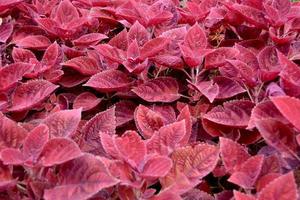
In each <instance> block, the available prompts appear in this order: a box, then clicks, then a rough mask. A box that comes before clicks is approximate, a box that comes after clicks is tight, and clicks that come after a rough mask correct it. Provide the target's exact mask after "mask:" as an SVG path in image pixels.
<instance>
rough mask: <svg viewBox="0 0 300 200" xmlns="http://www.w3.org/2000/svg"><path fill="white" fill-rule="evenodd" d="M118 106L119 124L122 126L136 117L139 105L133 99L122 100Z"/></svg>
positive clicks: (117, 118)
mask: <svg viewBox="0 0 300 200" xmlns="http://www.w3.org/2000/svg"><path fill="white" fill-rule="evenodd" d="M115 106H116V122H117V126H122V125H124V124H126V123H127V122H130V121H131V120H133V119H134V111H135V109H136V107H137V105H136V104H135V103H133V102H131V101H120V102H118V103H116V104H115Z"/></svg>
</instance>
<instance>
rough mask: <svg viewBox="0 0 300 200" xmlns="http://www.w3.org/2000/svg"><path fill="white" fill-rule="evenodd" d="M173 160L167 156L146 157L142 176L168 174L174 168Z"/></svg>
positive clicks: (157, 176)
mask: <svg viewBox="0 0 300 200" xmlns="http://www.w3.org/2000/svg"><path fill="white" fill-rule="evenodd" d="M172 164H173V163H172V160H171V159H170V158H168V157H166V156H159V155H155V156H151V157H150V158H148V159H146V161H145V164H144V165H143V167H142V172H141V173H140V176H142V177H145V178H160V177H164V176H166V175H167V173H168V172H169V171H170V169H171V168H172Z"/></svg>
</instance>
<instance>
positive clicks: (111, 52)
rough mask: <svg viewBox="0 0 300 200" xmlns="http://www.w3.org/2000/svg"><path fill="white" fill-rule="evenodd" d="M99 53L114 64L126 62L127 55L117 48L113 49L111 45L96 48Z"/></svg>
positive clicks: (100, 45)
mask: <svg viewBox="0 0 300 200" xmlns="http://www.w3.org/2000/svg"><path fill="white" fill-rule="evenodd" d="M94 48H95V49H96V50H97V52H99V54H101V55H102V56H103V57H105V58H106V59H109V60H111V61H113V62H116V63H119V64H122V63H123V61H124V60H125V57H126V56H125V53H124V52H123V51H122V50H120V49H118V48H116V47H113V46H111V45H109V44H99V45H97V46H95V47H94Z"/></svg>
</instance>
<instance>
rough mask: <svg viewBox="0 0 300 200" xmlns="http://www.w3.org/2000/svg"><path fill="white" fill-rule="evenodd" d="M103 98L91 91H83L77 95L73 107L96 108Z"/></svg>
mask: <svg viewBox="0 0 300 200" xmlns="http://www.w3.org/2000/svg"><path fill="white" fill-rule="evenodd" d="M100 102H101V99H100V98H98V97H96V96H95V95H94V94H93V93H91V92H83V93H81V94H80V95H78V96H77V97H76V99H75V100H74V102H73V109H78V108H82V111H87V110H91V109H93V108H95V107H96V106H97V105H98V104H99V103H100Z"/></svg>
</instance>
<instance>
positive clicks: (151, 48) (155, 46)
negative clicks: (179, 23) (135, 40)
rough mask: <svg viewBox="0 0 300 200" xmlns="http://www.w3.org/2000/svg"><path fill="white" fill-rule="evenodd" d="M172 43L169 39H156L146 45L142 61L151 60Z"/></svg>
mask: <svg viewBox="0 0 300 200" xmlns="http://www.w3.org/2000/svg"><path fill="white" fill-rule="evenodd" d="M169 42H170V40H169V39H168V38H163V37H158V38H154V39H152V40H150V41H148V42H146V43H145V44H144V46H143V47H142V49H141V59H142V60H144V59H146V58H150V57H153V56H155V55H156V54H158V53H159V52H160V51H162V50H163V49H164V48H165V47H166V46H167V45H168V43H169Z"/></svg>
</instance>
